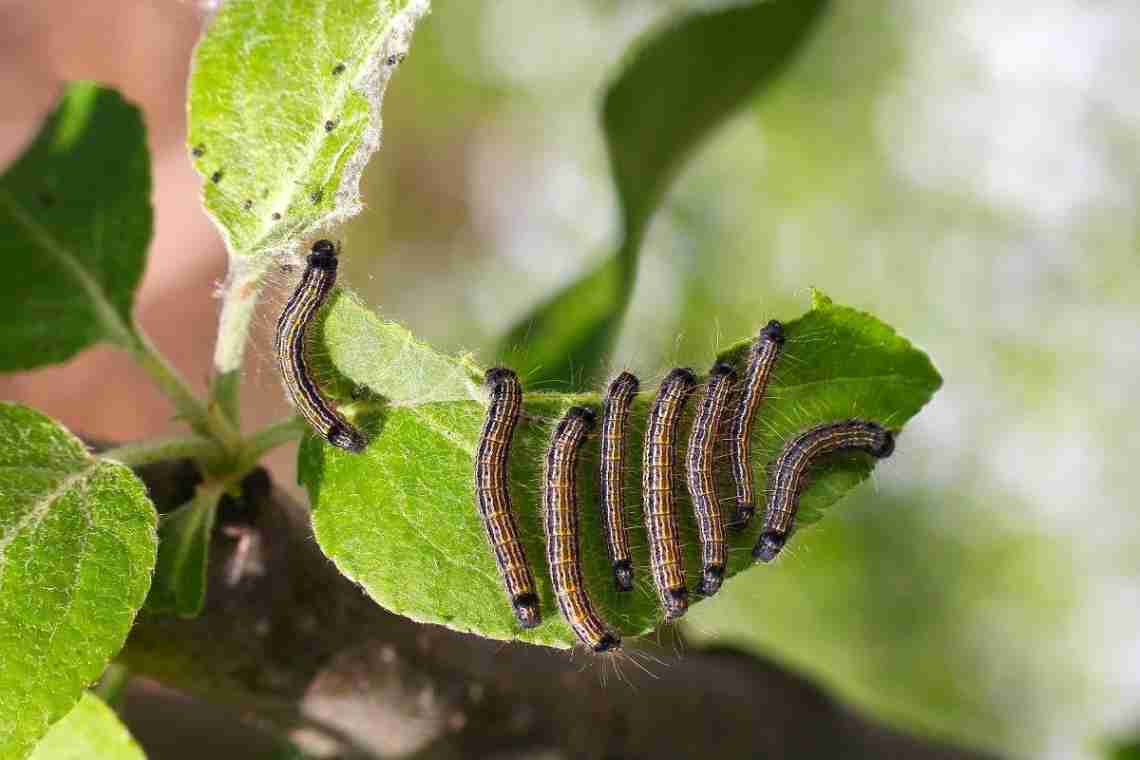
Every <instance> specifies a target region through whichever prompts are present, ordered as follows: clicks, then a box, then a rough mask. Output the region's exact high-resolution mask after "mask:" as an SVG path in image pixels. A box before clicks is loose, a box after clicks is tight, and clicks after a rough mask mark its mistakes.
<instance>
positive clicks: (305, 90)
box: [189, 0, 427, 256]
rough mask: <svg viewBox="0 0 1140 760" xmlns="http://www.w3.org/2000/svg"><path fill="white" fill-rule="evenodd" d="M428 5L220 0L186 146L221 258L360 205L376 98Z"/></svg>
mask: <svg viewBox="0 0 1140 760" xmlns="http://www.w3.org/2000/svg"><path fill="white" fill-rule="evenodd" d="M426 11H427V2H426V0H295V1H294V2H288V3H265V2H261V0H228V2H226V3H225V5H224V6H223V7H222V9H221V11H220V12H219V13H218V15H217V17H216V18H214V20H213V22H212V24H211V26H210V29H209V31H208V33H207V34H206V35H205V36H204V37H203V38H202V42H201V43H200V44H199V45H198V48H197V50H196V51H195V54H194V69H193V73H192V75H191V77H190V135H189V145H190V151H191V155H192V157H193V159H194V165H195V166H196V167H197V169H198V172H199V173H200V174H201V175H202V176H203V177H204V178H205V182H204V185H203V186H204V188H205V189H204V198H205V205H206V210H207V211H209V213H210V214H211V215H212V216H213V217H214V220H215V221H216V222H217V224H218V226H219V228H220V229H221V230H222V232H223V234H224V235H225V238H226V242H227V244H228V246H229V249H230V253H231V255H234V256H256V255H257V254H260V253H264V252H266V251H270V250H274V249H277V248H280V247H282V246H284V245H286V244H287V243H289V242H290V241H293V240H295V239H296V238H298V237H300V236H303V235H305V234H308V233H309V232H311V231H314V230H316V229H318V228H320V227H322V226H326V225H328V224H331V223H332V222H335V221H343V220H344V219H346V218H348V217H350V216H353V215H355V214H356V213H358V212H359V210H360V198H359V182H360V174H361V172H362V171H363V169H364V165H365V164H366V163H367V161H368V158H369V157H370V156H371V155H372V153H373V152H374V151H375V150H376V149H377V147H379V144H380V101H381V98H382V97H383V90H384V86H385V84H386V83H387V81H388V78H389V76H390V75H391V72H392V70H393V69H394V68H395V66H396V65H397V64H398V62H399V60H400V59H401V58H402V57H403V55H404V53H405V52H406V50H407V46H408V40H409V37H410V35H411V32H412V29H413V27H414V26H415V22H416V21H417V20H418V19H419V17H420V16H421V15H423V14H424V13H425V12H426Z"/></svg>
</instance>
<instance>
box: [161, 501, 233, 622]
mask: <svg viewBox="0 0 1140 760" xmlns="http://www.w3.org/2000/svg"><path fill="white" fill-rule="evenodd" d="M223 492H224V489H223V488H222V487H221V486H220V485H216V484H212V485H209V486H202V487H199V489H198V493H197V494H196V495H195V496H194V498H193V499H192V500H191V501H190V502H189V503H187V504H183V505H182V506H181V507H179V508H178V509H176V510H174V511H173V512H170V513H169V514H165V515H163V516H162V517H161V519H160V520H159V523H158V562H157V565H156V566H155V570H154V581H153V582H152V583H151V586H150V593H149V594H148V595H147V598H146V610H147V612H153V613H160V614H161V613H167V614H174V615H179V616H181V617H188V618H192V617H197V616H198V614H199V613H200V612H201V611H202V606H203V605H204V604H205V602H206V570H207V561H208V560H209V557H210V555H209V552H210V536H211V535H212V533H213V530H214V517H215V515H217V510H218V502H219V500H221V498H222V494H223Z"/></svg>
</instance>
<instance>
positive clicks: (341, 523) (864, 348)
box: [298, 295, 941, 647]
mask: <svg viewBox="0 0 1140 760" xmlns="http://www.w3.org/2000/svg"><path fill="white" fill-rule="evenodd" d="M340 308H353V309H357V308H361V307H360V306H359V304H357V303H356V302H354V301H350V300H348V299H341V301H340ZM329 318H330V319H331V318H332V317H331V316H330V317H329ZM338 318H339V319H344V317H343V315H342V316H340V317H338ZM374 324H375V325H376V326H377V328H378V329H380V330H381V331H383V330H388V329H394V328H392V327H391V326H387V325H385V324H384V323H381V322H379V321H378V320H377V321H376V322H375V323H374ZM400 329H402V328H400ZM786 330H787V335H788V341H787V344H786V347H785V351H784V354H783V356H782V358H781V360H780V362H779V364H778V367H777V370H776V372H775V373H774V378H773V381H772V384H771V386H770V390H769V397H768V398H767V399H766V400H765V402H764V404H763V406H762V407H761V409H760V411H759V419H758V423H757V425H756V437H755V441H754V458H753V467H754V469H755V472H756V475H757V487H758V488H760V487H762V486H763V484H764V482H765V468H766V465H767V463H768V462H770V461H771V460H772V459H773V458H774V457H775V454H776V452H777V451H778V450H779V448H780V447H781V446H782V445H783V443H784V442H785V441H787V440H788V439H789V438H790V437H791V436H793V435H794V434H795V433H797V432H799V431H801V430H803V429H805V428H808V427H810V426H812V425H815V424H818V423H822V422H826V421H831V420H836V419H846V418H848V417H852V416H860V417H865V418H868V419H872V420H878V421H880V422H883V423H884V424H886V425H888V426H889V427H891V428H892V429H894V430H895V431H898V430H900V429H901V428H902V426H903V424H904V423H905V422H906V421H907V420H908V419H910V418H911V417H912V416H913V415H914V414H916V413H917V412H918V411H919V409H921V408H922V406H923V405H924V404H925V403H926V402H927V401H929V399H930V398H931V396H932V395H933V393H934V391H935V390H936V389H937V388H938V386H939V385H940V383H941V379H940V378H939V376H938V373H937V372H936V371H935V369H934V367H933V365H932V364H931V363H930V360H929V359H928V358H927V356H926V355H925V354H924V353H922V352H921V351H919V350H918V349H916V348H914V347H913V346H912V345H911V344H910V343H909V342H907V341H906V340H905V339H904V338H902V337H900V336H898V335H897V334H896V333H895V332H894V330H893V329H892V328H890V327H889V326H887V325H885V324H883V323H882V322H880V321H879V320H878V319H876V318H875V317H873V316H872V315H869V314H865V313H862V312H858V311H856V310H854V309H850V308H847V307H843V306H836V305H834V304H831V303H830V301H828V300H827V299H826V298H825V297H822V296H819V295H817V297H816V299H815V302H814V304H813V309H812V310H811V311H810V312H808V313H807V314H805V315H804V316H802V317H800V318H798V319H795V320H793V321H791V322H789V323H787V324H786ZM364 337H365V336H364V335H363V334H359V335H358V336H357V338H358V339H361V340H363V339H364ZM375 340H377V341H383V340H384V338H383V337H382V336H380V335H377V336H375ZM747 343H748V341H744V342H742V343H740V344H738V345H735V346H731V347H729V349H727V350H726V351H725V352H723V353H722V355H721V357H720V358H721V359H729V360H732V359H734V358H736V357H738V356H739V354H740V352H741V350H742V349H743V347H745V346H746V345H747ZM365 345H366V344H363V343H362V344H361V345H359V346H357V347H356V349H357V352H363V351H365V350H366V348H365ZM351 350H352V347H351V346H341V347H339V348H338V349H337V352H339V353H342V354H348V353H351ZM317 353H318V355H320V354H321V352H317ZM328 355H329V353H325V354H324V356H325V357H326V359H327V356H328ZM383 359H384V357H379V360H383ZM711 360H712V357H710V365H711V363H712V361H711ZM391 369H393V370H394V369H395V368H391ZM697 369H698V370H703V369H704V368H703V367H701V368H697ZM326 371H330V372H335V373H337V374H339V375H341V376H343V377H345V378H346V379H347V380H349V381H352V382H357V383H363V384H367V383H368V382H369V381H370V380H371V378H369V377H353V376H352V374H351V373H350V372H347V371H345V368H344V367H342V366H338V367H329V368H327V370H326ZM647 385H648V383H647ZM371 387H372V389H373V390H375V391H376V392H377V393H380V394H383V390H384V389H383V388H382V387H378V386H376V385H372V386H371ZM654 392H655V389H653V388H649V389H648V391H646V390H644V389H643V392H642V393H641V395H640V396H639V397H638V398H637V400H636V401H635V404H634V413H633V415H632V419H631V429H630V437H629V445H628V453H627V461H628V463H629V467H628V469H627V473H626V495H627V519H628V520H629V524H630V526H631V530H632V533H631V539H632V543H633V546H634V562H635V566H636V573H637V577H638V587H637V588H636V589H635V590H634V592H633V593H630V594H619V593H617V592H616V591H614V590H613V586H612V579H611V574H610V567H609V561H608V559H607V557H606V553H605V548H604V543H603V538H602V533H601V523H600V516H599V514H598V510H597V506H596V505H597V500H596V493H595V492H596V474H595V473H596V470H597V441H596V439H594V440H591V441H589V442H588V444H587V445H586V446H585V448H584V450H583V452H582V461H581V464H580V468H581V469H580V470H579V490H580V505H581V516H582V552H581V553H582V557H583V563H584V568H583V570H584V573H585V577H586V584H587V589H588V591H589V593H590V595H591V597H592V599H593V600H594V602H595V604H596V605H597V607H598V608H599V610H600V612H601V614H602V615H603V617H604V618H605V619H606V620H607V621H609V622H610V623H611V624H612V625H613V626H615V628H617V629H618V630H619V631H620V632H621V633H622V634H623V635H626V636H634V635H639V634H643V633H645V632H647V631H649V630H652V629H653V628H654V627H655V626H656V625H657V624H658V623H659V622H660V620H661V615H660V612H659V610H658V607H657V600H656V597H655V595H654V594H653V592H652V587H651V584H650V577H649V570H648V555H647V550H646V545H645V544H646V541H645V533H644V530H643V528H642V524H641V519H640V513H641V507H640V462H641V438H642V436H643V433H644V425H645V415H646V412H647V407H648V405H649V403H650V402H651V400H652V395H653V393H654ZM576 404H589V405H591V406H593V407H594V408H595V409H599V408H600V405H599V398H598V395H597V394H596V393H588V394H549V393H532V394H527V395H526V398H525V408H524V415H525V417H524V419H523V420H522V421H520V424H519V427H518V429H517V430H516V432H515V439H514V443H513V446H512V449H511V462H510V470H511V473H510V474H511V483H512V498H513V501H514V509H515V512H516V515H517V517H518V520H519V523H520V527H521V531H522V534H523V538H524V542H525V545H526V551H527V556H528V558H529V560H530V562H531V565H532V567H533V568H534V571H535V575H536V578H537V580H538V583H539V593H540V596H541V597H542V613H543V622H542V624H541V625H540V626H538V627H537V628H535V629H533V630H530V631H523V630H520V629H519V628H518V627H517V625H516V624H515V620H514V616H513V614H512V612H511V609H510V605H509V604H508V602H507V600H506V598H505V595H504V593H503V589H502V586H501V583H500V580H499V576H498V573H497V570H496V567H495V563H494V559H493V557H492V555H491V552H490V549H489V547H488V544H487V539H486V537H485V534H484V530H483V526H482V523H481V521H480V518H479V516H478V513H477V512H476V508H475V503H474V493H473V483H472V470H473V466H474V465H473V462H474V452H475V449H476V446H477V439H478V436H479V432H480V427H481V425H482V421H483V417H484V414H485V402H484V401H482V400H480V401H474V400H470V399H460V400H448V401H436V402H431V403H423V404H414V405H402V406H396V405H389V406H383V405H381V406H372V407H370V411H367V412H365V411H363V409H362V410H361V413H360V414H359V415H358V416H357V422H358V423H359V424H360V425H361V426H362V427H363V429H364V430H365V431H366V432H367V433H368V434H369V436H370V444H369V446H368V448H367V449H366V451H365V452H364V453H362V454H358V455H353V454H346V453H344V452H341V451H339V450H337V449H334V448H332V447H331V446H329V445H327V444H325V443H324V442H323V441H321V440H320V439H317V438H315V437H313V436H309V437H307V438H306V440H305V442H304V443H303V444H302V448H301V451H300V454H299V465H298V472H299V477H300V480H301V482H302V483H303V484H304V485H305V486H306V487H307V489H308V491H309V494H310V497H311V501H312V506H313V523H314V529H315V531H316V535H317V540H318V542H319V543H320V545H321V548H322V549H323V550H324V552H325V553H326V554H327V555H328V556H329V557H330V558H332V559H333V561H334V562H335V563H336V564H337V566H338V567H339V568H340V570H341V572H343V573H344V574H345V575H347V576H348V577H350V578H352V579H353V580H355V581H357V582H358V583H360V584H361V585H362V586H363V587H364V589H365V590H366V591H367V592H368V594H369V595H370V596H371V597H372V598H373V599H375V600H376V601H377V602H378V603H380V604H381V605H383V606H384V607H386V608H388V609H390V610H392V611H394V612H397V613H400V614H403V615H406V616H408V617H411V618H413V619H415V620H419V621H424V622H431V623H439V624H443V625H446V626H448V627H451V628H455V629H457V630H462V631H470V632H473V633H477V634H480V635H482V636H487V637H490V638H498V639H505V640H520V641H527V642H531V643H536V644H544V645H547V646H553V647H568V646H572V645H574V644H575V643H576V640H575V638H574V637H573V634H572V633H571V631H570V629H569V628H568V626H567V625H566V624H565V622H563V621H562V620H561V618H560V617H559V615H558V612H557V608H556V606H555V602H554V596H553V592H552V590H551V586H550V582H549V576H548V572H547V567H546V562H545V554H544V548H543V547H544V542H543V532H542V523H541V515H540V509H539V504H540V500H539V497H540V490H539V489H540V484H541V477H542V474H541V473H542V459H543V455H544V452H545V450H546V447H547V444H548V441H549V436H550V432H551V429H552V426H553V425H554V423H556V422H557V420H558V418H559V417H560V416H561V415H562V414H563V413H564V412H565V410H566V409H568V408H569V407H570V406H573V405H576ZM695 406H696V397H694V398H693V399H691V400H690V402H689V404H688V412H689V413H691V412H692V410H693V409H694V408H695ZM687 436H688V420H686V422H685V424H684V426H683V427H682V432H681V435H680V436H679V441H680V442H681V446H680V447H679V448H680V449H681V450H680V451H679V452H678V454H677V461H678V463H679V464H680V463H681V462H683V461H684V459H683V457H684V454H683V446H684V442H685V441H686V440H687ZM899 445H900V446H905V445H906V439H905V437H904V438H902V439H901V441H900V444H899ZM872 464H873V463H872V461H871V460H870V458H869V457H867V456H865V455H858V454H855V455H848V456H841V457H836V458H833V459H831V460H830V461H828V462H827V463H826V464H824V465H822V466H821V467H819V468H817V470H816V471H815V472H814V474H813V479H812V482H811V484H810V486H809V487H808V488H807V490H806V491H805V493H804V494H803V496H802V498H801V500H800V512H799V519H798V523H797V524H798V525H799V526H801V527H802V526H806V525H810V524H811V523H812V522H815V521H816V520H818V519H820V518H821V517H822V515H823V513H824V511H825V510H826V508H827V507H829V506H830V505H831V504H833V503H835V502H836V501H837V500H838V499H839V498H840V497H842V496H843V494H844V493H846V492H847V491H848V490H850V489H851V488H854V487H855V486H856V485H858V484H859V483H860V482H861V481H862V480H864V479H865V478H866V477H867V476H868V474H869V473H870V471H871V468H872ZM888 466H889V465H888ZM720 474H721V483H720V496H721V500H722V502H723V504H724V506H725V508H726V509H728V508H729V507H730V502H731V494H732V491H731V490H730V489H731V483H730V482H729V481H728V480H727V466H726V465H725V466H722V467H721V473H720ZM675 492H676V494H677V500H678V509H679V513H680V515H681V525H682V535H683V538H684V542H685V553H686V567H687V572H688V576H689V588H690V589H695V588H696V581H697V570H698V568H699V563H698V558H697V550H698V545H697V539H696V529H695V525H694V522H693V519H692V514H691V507H690V504H689V501H688V497H687V493H686V490H685V487H684V484H683V482H682V481H681V480H680V479H679V480H678V482H677V484H676V488H675ZM726 516H727V513H726ZM757 522H758V521H757ZM757 531H758V525H756V524H754V525H753V526H752V527H751V528H750V529H749V530H748V531H746V532H745V533H744V534H741V535H733V536H731V537H730V538H731V548H732V552H731V561H730V566H729V569H728V575H729V576H732V575H735V574H737V573H739V572H740V571H742V570H746V569H749V568H750V567H752V559H751V555H750V553H749V550H750V549H751V546H752V544H753V542H754V541H755V539H756V535H757ZM802 540H807V537H803V536H794V537H793V538H792V539H791V543H793V544H795V543H798V542H799V541H802ZM756 572H762V570H757V571H756ZM728 582H730V583H738V582H740V581H734V580H731V579H730V580H729V581H728ZM698 603H699V601H698Z"/></svg>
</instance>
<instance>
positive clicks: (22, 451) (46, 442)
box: [0, 404, 157, 760]
mask: <svg viewBox="0 0 1140 760" xmlns="http://www.w3.org/2000/svg"><path fill="white" fill-rule="evenodd" d="M156 543H157V539H156V535H155V512H154V507H153V505H152V504H151V503H150V500H149V499H148V498H147V495H146V489H145V487H144V486H143V484H142V482H141V481H139V479H138V478H136V477H135V475H134V474H133V473H132V472H131V471H130V470H129V469H128V468H126V467H124V466H123V465H120V464H117V463H114V462H107V461H100V460H96V459H94V458H93V457H91V455H90V454H89V453H88V452H87V450H86V449H85V448H84V446H83V444H82V443H81V442H80V441H79V440H78V439H76V438H75V437H74V436H72V435H71V434H70V433H69V432H67V431H66V430H64V429H63V428H61V427H60V426H58V425H57V424H56V423H54V422H53V421H52V420H50V419H48V418H47V417H45V416H44V415H42V414H40V413H39V412H36V411H33V410H31V409H28V408H26V407H21V406H17V405H14V404H0V760H10V759H16V758H23V757H24V756H25V754H26V753H27V751H28V750H29V749H30V748H31V747H32V746H33V745H34V744H35V742H36V741H37V740H38V739H39V738H40V737H41V736H42V735H43V734H44V733H45V732H46V731H47V730H48V728H49V726H51V724H52V723H54V722H55V721H57V720H59V719H60V718H62V717H63V716H64V715H66V714H67V713H68V711H70V710H71V709H72V707H74V705H75V703H76V702H77V700H79V698H80V696H81V695H82V693H83V690H84V689H85V688H86V687H87V686H88V685H89V684H90V683H91V682H92V681H94V680H95V679H96V678H97V677H98V676H99V674H100V672H102V670H103V668H104V667H105V666H106V664H107V662H108V661H109V660H110V659H111V657H113V656H114V655H115V653H116V652H118V651H119V649H120V648H121V647H122V644H123V640H124V639H125V638H126V635H127V631H128V630H129V629H130V627H131V624H132V623H133V621H134V618H135V614H136V613H137V612H138V609H139V608H140V607H141V606H142V603H143V599H144V598H145V597H146V593H147V588H148V587H149V586H150V578H151V571H152V570H153V569H154V562H155V549H156Z"/></svg>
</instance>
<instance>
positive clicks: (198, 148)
mask: <svg viewBox="0 0 1140 760" xmlns="http://www.w3.org/2000/svg"><path fill="white" fill-rule="evenodd" d="M190 155H192V156H193V157H194V158H201V157H202V156H204V155H206V146H205V145H203V144H202V143H198V144H197V145H195V146H194V149H193V150H191V151H190Z"/></svg>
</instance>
